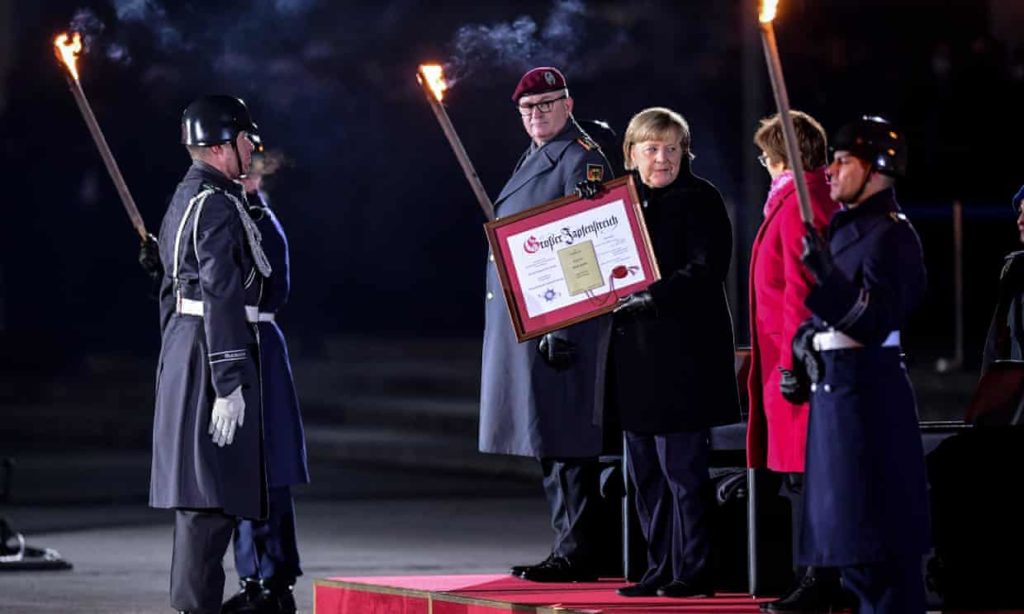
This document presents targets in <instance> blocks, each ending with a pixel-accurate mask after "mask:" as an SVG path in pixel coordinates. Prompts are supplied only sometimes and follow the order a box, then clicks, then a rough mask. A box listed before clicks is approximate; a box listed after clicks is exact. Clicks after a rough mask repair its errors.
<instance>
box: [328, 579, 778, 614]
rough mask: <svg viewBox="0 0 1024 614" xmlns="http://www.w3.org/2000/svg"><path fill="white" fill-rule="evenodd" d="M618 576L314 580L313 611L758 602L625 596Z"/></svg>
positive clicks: (709, 607) (742, 605) (713, 610)
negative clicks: (575, 580)
mask: <svg viewBox="0 0 1024 614" xmlns="http://www.w3.org/2000/svg"><path fill="white" fill-rule="evenodd" d="M623 584H624V583H623V581H621V580H602V581H600V582H589V583H579V584H538V583H535V582H527V581H525V580H520V579H518V578H513V577H512V576H509V575H499V574H490V575H461V576H397V577H363V578H360V577H355V578H352V577H349V578H327V579H323V580H316V581H315V582H314V604H315V606H314V607H315V614H342V613H345V614H492V613H494V612H521V613H528V612H545V613H548V612H559V613H560V614H561V613H564V614H584V613H586V614H597V613H600V612H614V613H615V614H641V613H642V612H656V613H658V614H669V613H672V612H689V613H696V612H707V613H709V614H717V613H726V612H730V613H732V612H734V613H748V612H749V613H753V612H757V611H758V608H757V604H758V603H759V602H760V601H765V600H764V599H762V600H755V599H752V598H751V597H750V596H749V595H740V594H735V593H733V594H723V595H718V596H716V597H713V598H710V599H665V598H661V597H649V598H636V599H627V598H625V597H619V596H618V595H617V594H615V589H616V588H619V587H620V586H623Z"/></svg>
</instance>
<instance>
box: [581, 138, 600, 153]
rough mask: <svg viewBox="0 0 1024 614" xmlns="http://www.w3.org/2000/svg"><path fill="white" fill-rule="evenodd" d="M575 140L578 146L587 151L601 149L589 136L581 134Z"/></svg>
mask: <svg viewBox="0 0 1024 614" xmlns="http://www.w3.org/2000/svg"><path fill="white" fill-rule="evenodd" d="M576 142H577V143H579V144H580V146H581V147H583V149H586V150H587V151H594V150H595V149H601V147H600V146H599V145H598V144H597V143H595V142H594V140H593V139H591V138H590V137H589V136H581V137H580V138H578V139H576Z"/></svg>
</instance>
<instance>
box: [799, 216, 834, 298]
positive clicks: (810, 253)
mask: <svg viewBox="0 0 1024 614" xmlns="http://www.w3.org/2000/svg"><path fill="white" fill-rule="evenodd" d="M804 226H805V227H806V228H807V234H806V235H804V253H803V255H801V257H800V259H801V260H803V261H804V266H805V267H807V270H808V271H810V272H811V275H812V276H814V281H816V282H817V283H818V284H819V285H820V284H822V283H823V282H824V281H825V280H826V279H827V278H828V276H829V275H830V274H831V273H832V253H831V252H829V250H828V243H827V242H826V241H825V239H824V238H822V236H821V235H820V234H818V231H817V230H815V229H814V226H812V225H811V224H804Z"/></svg>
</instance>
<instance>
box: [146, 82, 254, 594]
mask: <svg viewBox="0 0 1024 614" xmlns="http://www.w3.org/2000/svg"><path fill="white" fill-rule="evenodd" d="M182 142H183V143H184V144H185V145H186V147H187V148H188V150H189V154H190V155H191V156H192V166H191V167H190V168H189V170H188V172H187V173H186V174H185V178H184V179H183V180H182V181H181V183H180V184H178V188H177V190H176V191H175V193H174V196H173V198H172V199H171V203H170V205H169V206H168V208H167V213H166V214H165V215H164V220H163V223H162V225H161V227H160V237H159V246H160V259H161V261H162V262H163V263H164V265H165V266H164V269H165V270H164V274H163V278H162V282H161V288H160V326H161V333H162V339H161V348H160V362H159V365H158V367H157V389H156V410H155V413H154V417H153V465H152V475H151V482H150V505H151V506H152V507H157V508H171V509H174V510H175V526H174V553H173V557H172V561H171V606H172V607H174V608H175V609H177V610H179V611H186V612H220V608H221V598H222V597H223V594H224V569H223V566H222V559H223V557H224V553H225V552H226V550H227V547H228V543H229V541H230V539H231V533H232V530H233V529H234V527H235V520H236V517H242V518H253V519H261V518H265V517H266V514H267V487H266V471H265V467H264V462H263V453H262V415H261V414H262V412H261V404H262V398H261V390H260V378H259V335H258V333H257V330H256V328H255V325H254V324H253V322H254V321H255V320H256V319H257V316H258V310H257V308H256V307H255V305H257V304H258V300H259V297H260V293H261V287H262V285H263V281H264V279H265V278H267V277H269V275H270V273H271V267H270V265H269V263H268V261H267V258H266V256H265V255H264V253H263V249H262V247H261V246H260V233H259V230H258V229H257V227H256V224H255V223H254V222H253V221H252V219H251V218H250V217H249V214H248V212H247V210H246V207H245V196H244V194H243V193H242V188H241V186H240V185H239V184H238V183H237V182H236V180H237V179H238V178H240V177H241V176H243V175H244V174H245V173H246V172H247V171H248V168H249V164H250V162H251V153H252V150H253V146H254V142H258V136H257V131H256V124H254V123H253V121H252V118H251V117H250V115H249V111H248V109H247V108H246V106H245V104H244V103H243V102H242V101H241V100H239V99H237V98H233V97H230V96H205V97H203V98H200V99H198V100H196V101H195V102H193V103H192V104H191V105H189V106H188V108H187V109H185V113H184V115H183V118H182Z"/></svg>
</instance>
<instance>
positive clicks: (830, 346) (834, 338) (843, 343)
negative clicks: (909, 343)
mask: <svg viewBox="0 0 1024 614" xmlns="http://www.w3.org/2000/svg"><path fill="white" fill-rule="evenodd" d="M899 345H900V331H898V330H894V331H892V332H891V333H889V336H888V337H886V338H885V341H883V342H882V347H884V348H891V347H899ZM862 347H864V344H863V343H861V342H860V341H857V340H856V339H854V338H853V337H851V336H849V335H846V334H843V333H841V332H839V331H837V330H829V331H825V332H822V333H815V334H814V349H815V350H817V351H819V352H827V351H829V350H847V349H850V348H862Z"/></svg>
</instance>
